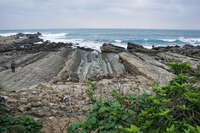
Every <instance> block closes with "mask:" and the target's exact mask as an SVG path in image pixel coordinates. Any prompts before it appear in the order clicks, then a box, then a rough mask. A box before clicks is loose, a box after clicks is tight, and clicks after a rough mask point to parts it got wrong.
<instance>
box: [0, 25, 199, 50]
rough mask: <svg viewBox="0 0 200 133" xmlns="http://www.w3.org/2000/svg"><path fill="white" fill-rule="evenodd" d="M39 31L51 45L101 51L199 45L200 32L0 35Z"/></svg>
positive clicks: (82, 31) (57, 31)
mask: <svg viewBox="0 0 200 133" xmlns="http://www.w3.org/2000/svg"><path fill="white" fill-rule="evenodd" d="M36 32H41V33H42V36H41V38H42V39H44V40H49V41H51V42H71V43H78V44H79V45H80V46H82V47H88V48H93V49H97V50H100V46H101V45H102V44H103V43H112V44H114V45H117V46H121V47H125V48H126V47H127V43H128V42H134V43H137V44H140V45H143V46H144V47H146V48H151V47H152V45H154V46H174V45H180V46H183V45H184V44H191V45H200V30H153V29H151V30H150V29H46V30H42V29H38V30H0V36H9V35H15V34H17V33H36Z"/></svg>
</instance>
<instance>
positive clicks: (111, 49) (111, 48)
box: [100, 43, 126, 53]
mask: <svg viewBox="0 0 200 133" xmlns="http://www.w3.org/2000/svg"><path fill="white" fill-rule="evenodd" d="M100 49H101V52H102V53H121V52H125V51H126V49H125V48H123V47H119V46H115V45H113V44H108V43H104V44H103V45H102V46H101V48H100Z"/></svg>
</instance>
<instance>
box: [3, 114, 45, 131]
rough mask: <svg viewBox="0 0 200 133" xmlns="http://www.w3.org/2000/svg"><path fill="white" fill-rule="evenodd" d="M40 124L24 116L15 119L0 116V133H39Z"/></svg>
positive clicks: (8, 116) (9, 116)
mask: <svg viewBox="0 0 200 133" xmlns="http://www.w3.org/2000/svg"><path fill="white" fill-rule="evenodd" d="M41 128H42V123H40V122H37V121H35V120H34V119H33V118H31V117H28V116H27V115H24V116H23V117H21V118H15V117H13V116H11V115H0V132H3V133H40V129H41Z"/></svg>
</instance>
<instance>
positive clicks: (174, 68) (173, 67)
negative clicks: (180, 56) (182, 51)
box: [169, 62, 192, 75]
mask: <svg viewBox="0 0 200 133" xmlns="http://www.w3.org/2000/svg"><path fill="white" fill-rule="evenodd" d="M169 69H170V71H171V72H172V73H174V74H176V75H178V74H183V73H189V72H191V70H192V67H191V66H190V64H188V63H187V62H183V63H176V62H171V63H169Z"/></svg>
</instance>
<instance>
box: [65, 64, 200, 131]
mask: <svg viewBox="0 0 200 133" xmlns="http://www.w3.org/2000/svg"><path fill="white" fill-rule="evenodd" d="M171 64H173V65H171V70H172V71H173V72H174V73H175V74H177V76H176V77H175V78H173V79H172V80H171V81H170V82H169V83H168V85H166V86H164V87H161V88H154V89H153V91H154V95H147V94H143V95H140V96H138V97H134V96H132V95H130V94H124V95H120V93H118V92H117V91H116V90H114V91H113V92H112V97H113V99H112V100H98V99H96V98H95V97H94V95H93V94H94V90H95V89H96V87H95V84H92V85H91V88H89V89H87V94H89V97H90V99H91V101H92V103H93V107H92V108H91V109H90V110H89V112H88V114H87V120H86V121H84V122H82V123H78V124H72V125H71V126H70V127H69V128H68V132H69V133H91V132H98V133H200V88H199V87H196V86H195V85H194V83H195V81H194V80H192V77H188V76H186V75H185V74H187V72H190V71H191V66H190V65H188V64H186V63H177V64H174V63H171ZM180 66H181V67H180ZM182 67H183V68H182ZM178 68H179V69H178ZM88 92H89V93H88ZM91 92H92V93H91Z"/></svg>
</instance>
